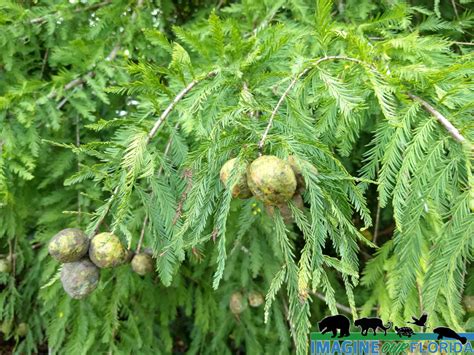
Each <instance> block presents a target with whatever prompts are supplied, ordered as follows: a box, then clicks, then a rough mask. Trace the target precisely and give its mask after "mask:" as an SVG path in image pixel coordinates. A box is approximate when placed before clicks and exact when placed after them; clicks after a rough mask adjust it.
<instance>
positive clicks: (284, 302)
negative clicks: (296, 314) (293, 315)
mask: <svg viewBox="0 0 474 355" xmlns="http://www.w3.org/2000/svg"><path fill="white" fill-rule="evenodd" d="M282 301H283V308H284V310H285V316H286V320H287V321H288V324H289V326H290V329H291V332H290V333H291V338H292V339H293V344H294V346H295V348H296V347H297V341H296V331H295V326H294V325H293V323H292V322H291V319H290V310H289V309H288V305H287V304H286V300H285V298H283V297H282Z"/></svg>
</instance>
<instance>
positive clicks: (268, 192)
mask: <svg viewBox="0 0 474 355" xmlns="http://www.w3.org/2000/svg"><path fill="white" fill-rule="evenodd" d="M236 163H237V159H236V158H233V159H230V160H228V161H227V162H226V163H225V164H224V165H223V166H222V168H221V171H220V178H221V181H222V182H223V183H224V185H225V186H226V187H227V188H232V191H231V193H232V196H233V197H234V198H242V199H246V198H250V197H252V196H254V197H255V198H256V199H257V200H260V201H262V202H263V203H264V204H265V206H266V208H267V211H268V212H269V213H270V214H271V215H272V214H273V212H274V208H275V207H277V208H279V209H280V212H281V213H282V215H283V218H284V219H285V222H289V221H290V220H291V213H290V211H289V209H288V206H287V204H286V203H287V202H288V201H289V200H293V202H294V203H295V205H296V206H297V207H298V208H303V205H304V204H303V199H302V197H301V194H302V193H303V192H304V190H305V188H306V185H305V181H304V178H303V175H302V169H301V165H300V162H299V161H298V160H297V159H296V158H295V157H293V156H289V157H288V159H287V160H283V159H280V158H278V157H276V156H273V155H263V156H261V157H259V158H257V159H255V160H254V161H253V162H252V163H250V164H249V165H248V166H247V167H246V169H244V170H242V171H239V172H237V174H238V176H236V180H235V181H236V183H235V184H233V186H232V187H231V186H229V185H230V177H231V175H232V174H233V171H234V169H236ZM307 168H308V169H309V170H311V171H312V172H313V173H315V174H317V170H316V168H314V166H313V165H310V164H307Z"/></svg>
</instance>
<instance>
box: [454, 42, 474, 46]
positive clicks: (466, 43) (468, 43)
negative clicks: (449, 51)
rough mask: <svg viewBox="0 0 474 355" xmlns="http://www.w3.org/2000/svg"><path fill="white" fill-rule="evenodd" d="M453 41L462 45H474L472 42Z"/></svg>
mask: <svg viewBox="0 0 474 355" xmlns="http://www.w3.org/2000/svg"><path fill="white" fill-rule="evenodd" d="M453 43H454V44H460V45H464V46H474V42H453Z"/></svg>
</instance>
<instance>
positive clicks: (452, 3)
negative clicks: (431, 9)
mask: <svg viewBox="0 0 474 355" xmlns="http://www.w3.org/2000/svg"><path fill="white" fill-rule="evenodd" d="M451 5H453V9H454V14H455V15H456V18H459V13H458V8H457V7H456V1H455V0H451Z"/></svg>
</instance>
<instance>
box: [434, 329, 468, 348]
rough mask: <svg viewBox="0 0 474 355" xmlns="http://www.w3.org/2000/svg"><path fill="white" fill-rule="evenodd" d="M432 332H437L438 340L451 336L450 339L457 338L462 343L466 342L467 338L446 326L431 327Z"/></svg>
mask: <svg viewBox="0 0 474 355" xmlns="http://www.w3.org/2000/svg"><path fill="white" fill-rule="evenodd" d="M433 333H435V334H438V340H441V339H443V337H445V338H452V339H457V340H459V341H460V342H461V343H462V344H466V342H467V338H466V337H462V336H460V335H459V334H458V333H456V332H455V331H454V330H452V329H450V328H448V327H438V328H435V329H433Z"/></svg>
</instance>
